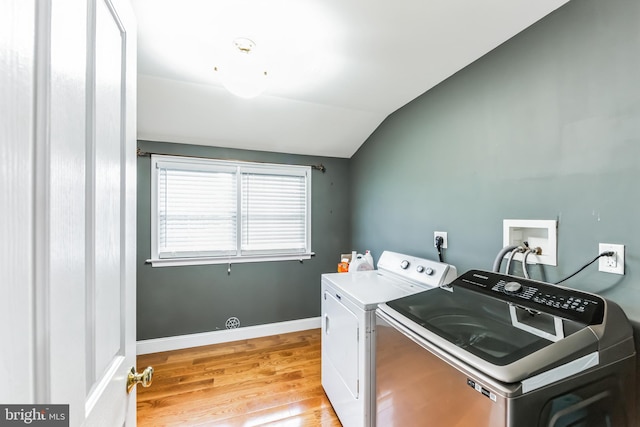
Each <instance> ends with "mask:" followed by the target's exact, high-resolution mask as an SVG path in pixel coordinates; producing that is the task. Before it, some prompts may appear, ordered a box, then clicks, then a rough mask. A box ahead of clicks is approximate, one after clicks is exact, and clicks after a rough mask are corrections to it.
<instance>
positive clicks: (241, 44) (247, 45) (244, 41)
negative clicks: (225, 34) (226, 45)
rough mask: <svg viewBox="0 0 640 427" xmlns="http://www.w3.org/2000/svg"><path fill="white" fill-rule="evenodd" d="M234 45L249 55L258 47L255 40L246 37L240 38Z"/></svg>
mask: <svg viewBox="0 0 640 427" xmlns="http://www.w3.org/2000/svg"><path fill="white" fill-rule="evenodd" d="M233 45H234V46H235V47H236V48H237V49H238V50H239V51H240V52H242V53H246V54H249V53H251V50H252V49H253V48H255V47H256V44H255V43H254V42H253V40H251V39H248V38H246V37H238V38H237V39H235V40H234V41H233Z"/></svg>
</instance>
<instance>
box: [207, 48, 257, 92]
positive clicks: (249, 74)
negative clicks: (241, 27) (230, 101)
mask: <svg viewBox="0 0 640 427" xmlns="http://www.w3.org/2000/svg"><path fill="white" fill-rule="evenodd" d="M232 46H233V49H232V52H230V53H229V55H228V58H227V59H226V60H225V61H224V63H223V64H222V65H220V66H216V67H214V70H215V71H216V72H217V73H218V75H219V76H220V81H221V82H222V85H223V86H224V87H225V88H226V89H227V90H228V91H229V92H231V93H233V94H234V95H236V96H239V97H242V98H254V97H256V96H258V95H260V94H261V93H262V92H263V91H264V90H265V89H266V88H267V84H268V80H267V77H268V74H267V71H266V68H265V67H264V64H263V61H262V59H263V58H262V57H261V56H260V55H259V53H258V54H256V52H255V51H256V43H255V42H254V41H253V40H251V39H248V38H246V37H238V38H235V39H234V40H233V44H232Z"/></svg>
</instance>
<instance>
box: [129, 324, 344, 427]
mask: <svg viewBox="0 0 640 427" xmlns="http://www.w3.org/2000/svg"><path fill="white" fill-rule="evenodd" d="M320 337H321V330H320V329H312V330H308V331H301V332H294V333H290V334H283V335H275V336H271V337H265V338H256V339H251V340H243V341H236V342H232V343H225V344H215V345H210V346H204V347H195V348H190V349H185V350H176V351H168V352H163V353H154V354H147V355H141V356H138V359H137V364H138V371H141V370H143V369H144V368H145V367H147V366H153V368H154V378H153V384H152V385H151V387H149V388H143V387H141V386H138V387H137V392H138V405H137V406H138V426H141V427H144V426H153V427H160V426H229V427H231V426H283V427H288V426H292V427H293V426H295V427H301V426H309V427H312V426H313V427H315V426H322V427H334V426H335V427H340V421H339V420H338V418H337V416H336V414H335V412H334V411H333V408H332V407H331V404H330V403H329V400H328V399H327V396H326V395H325V393H324V390H323V389H322V385H321V383H320V381H321V380H320Z"/></svg>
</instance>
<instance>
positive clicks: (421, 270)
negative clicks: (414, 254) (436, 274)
mask: <svg viewBox="0 0 640 427" xmlns="http://www.w3.org/2000/svg"><path fill="white" fill-rule="evenodd" d="M416 271H417V272H418V273H422V272H423V271H424V267H423V266H421V265H419V266H417V267H416Z"/></svg>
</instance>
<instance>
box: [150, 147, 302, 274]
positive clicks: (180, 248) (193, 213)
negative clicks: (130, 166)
mask: <svg viewBox="0 0 640 427" xmlns="http://www.w3.org/2000/svg"><path fill="white" fill-rule="evenodd" d="M151 168H152V169H151V171H152V172H151V175H152V178H151V194H152V197H151V204H152V206H151V227H152V230H151V251H152V255H151V260H149V261H150V262H151V263H152V264H153V266H155V267H157V266H165V265H191V264H216V263H227V262H255V261H272V260H288V259H308V258H310V257H311V255H312V253H311V209H310V208H311V202H310V200H311V167H309V166H292V165H274V164H263V163H249V162H239V161H222V160H208V159H197V158H189V157H176V156H161V155H153V156H151Z"/></svg>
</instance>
